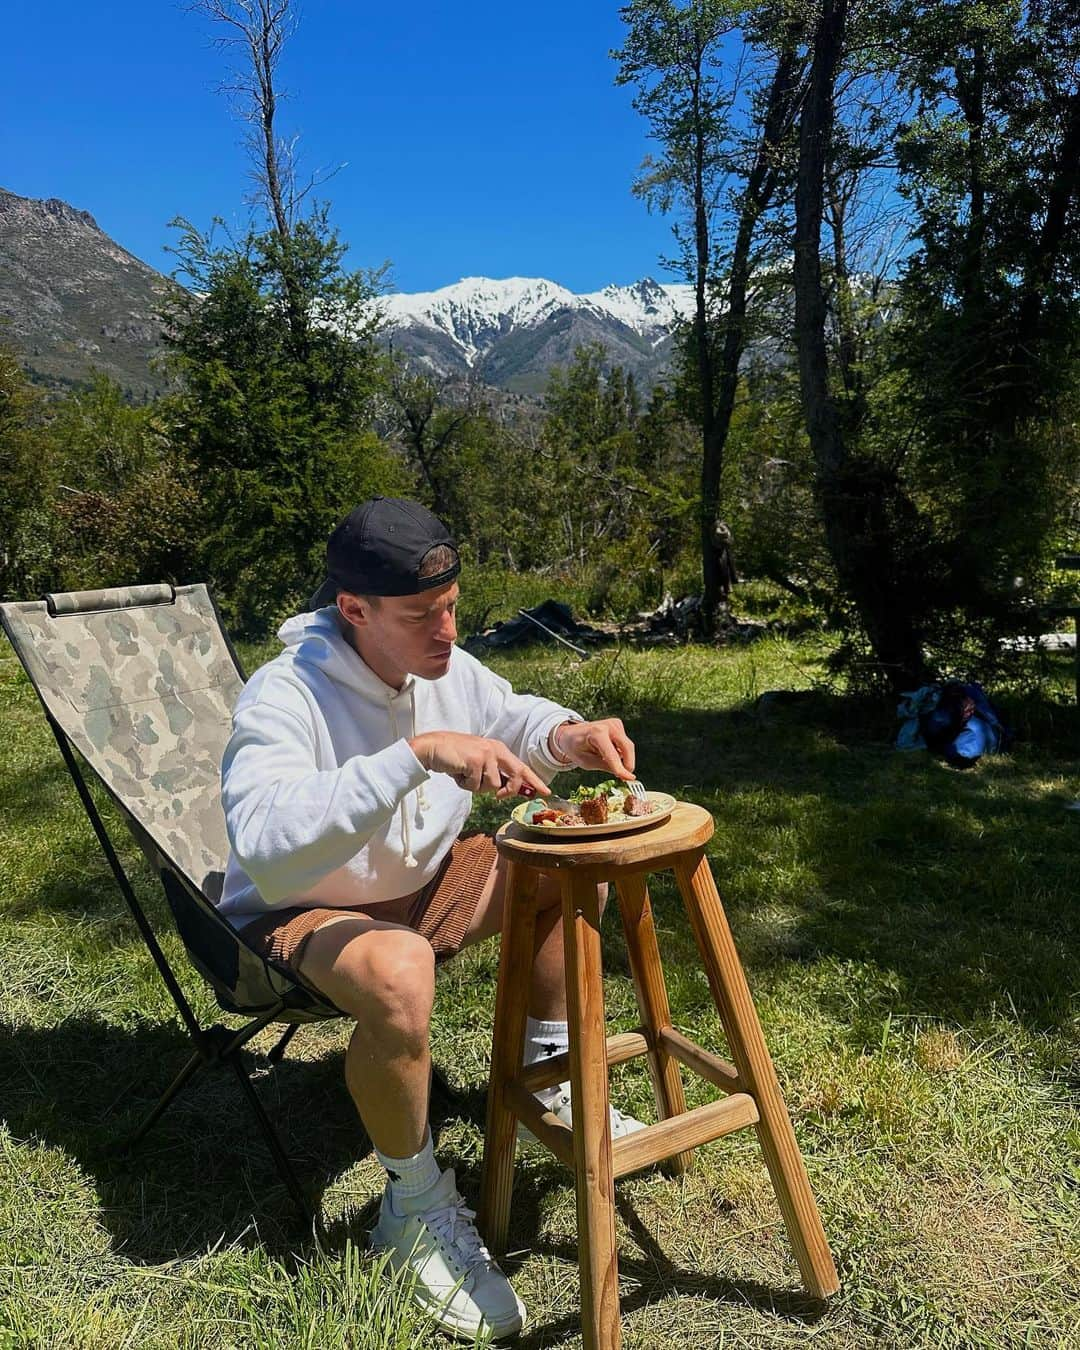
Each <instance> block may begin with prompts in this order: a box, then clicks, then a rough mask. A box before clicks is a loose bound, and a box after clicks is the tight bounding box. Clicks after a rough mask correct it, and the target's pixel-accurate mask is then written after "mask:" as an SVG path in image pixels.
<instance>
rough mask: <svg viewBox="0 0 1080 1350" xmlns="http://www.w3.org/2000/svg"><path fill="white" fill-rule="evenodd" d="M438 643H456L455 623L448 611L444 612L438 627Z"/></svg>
mask: <svg viewBox="0 0 1080 1350" xmlns="http://www.w3.org/2000/svg"><path fill="white" fill-rule="evenodd" d="M439 641H440V642H456V641H457V622H456V620H455V619H454V616H453V614H451V613H450V611H449V610H446V611H445V612H444V614H443V617H442V623H441V624H440V625H439Z"/></svg>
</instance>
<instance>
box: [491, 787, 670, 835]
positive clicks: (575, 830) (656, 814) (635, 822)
mask: <svg viewBox="0 0 1080 1350" xmlns="http://www.w3.org/2000/svg"><path fill="white" fill-rule="evenodd" d="M645 796H646V797H647V798H648V799H649V801H651V802H653V803H655V805H656V807H657V809H656V810H655V811H653V812H652V813H651V814H650V815H647V816H624V817H622V818H621V819H620V820H608V821H605V822H604V824H603V825H533V824H531V823H530V822H529V821H527V820H524V819H523V816H524V814H525V812H526V811H527V810H528V809H529V807H530V806H532V805H533V803H532V802H519V803H518V804H517V806H515V807H514V809H513V811H511V813H510V819H511V820H513V821H514V822H515V823H516V824H518V825H520V826H521V828H522V829H523V830H529V831H530V832H531V833H532V834H545V835H547V836H548V838H550V839H576V838H581V837H583V836H593V835H601V834H626V833H627V832H628V831H630V830H640V829H641V828H642V826H645V825H656V824H657V823H658V822H659V821H661V820H666V819H667V818H668V816H670V815H671V813H672V811H674V810H675V806H676V801H675V798H674V797H669V796H668V794H667V793H666V792H646V793H645Z"/></svg>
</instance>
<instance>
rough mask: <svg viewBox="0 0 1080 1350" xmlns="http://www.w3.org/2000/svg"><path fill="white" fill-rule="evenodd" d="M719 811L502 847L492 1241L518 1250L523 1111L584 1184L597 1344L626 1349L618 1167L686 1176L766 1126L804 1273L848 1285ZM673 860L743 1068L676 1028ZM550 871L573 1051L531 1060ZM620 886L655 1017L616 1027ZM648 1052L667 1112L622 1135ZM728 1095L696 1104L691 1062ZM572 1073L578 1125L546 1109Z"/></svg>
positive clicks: (813, 1283) (585, 1280)
mask: <svg viewBox="0 0 1080 1350" xmlns="http://www.w3.org/2000/svg"><path fill="white" fill-rule="evenodd" d="M712 834H713V820H712V817H711V816H710V815H709V813H708V812H707V811H705V810H703V809H702V808H701V807H699V806H694V805H692V804H690V803H688V802H679V803H678V804H677V805H676V807H675V810H674V811H673V812H672V814H671V816H670V817H668V819H667V820H664V821H661V822H659V823H658V824H656V825H647V826H645V827H644V828H642V829H641V830H637V831H634V832H633V833H628V834H622V835H604V836H598V837H596V838H591V839H590V838H584V839H582V838H566V837H563V838H559V837H558V836H557V835H554V836H552V837H548V836H544V835H539V834H536V833H533V832H530V831H527V830H523V829H522V828H521V827H520V826H518V825H515V824H508V825H505V826H504V827H503V828H502V829H501V830H500V831H499V833H498V835H497V836H496V841H495V842H496V846H497V847H498V850H499V852H500V853H501V854H502V855H503V857H504V858H505V859H506V860H507V862H508V864H509V867H508V876H507V890H506V901H505V905H504V909H503V936H502V950H501V953H500V958H499V981H498V989H497V993H496V999H495V1027H494V1035H493V1043H492V1055H491V1078H490V1083H489V1090H488V1116H487V1131H486V1137H485V1143H484V1175H483V1182H482V1191H481V1208H482V1211H483V1223H484V1228H483V1231H484V1235H485V1237H486V1239H487V1243H488V1246H489V1247H490V1248H491V1250H492V1251H493V1252H494V1253H495V1254H496V1255H499V1254H501V1252H502V1251H503V1250H504V1249H505V1245H506V1237H507V1228H508V1224H509V1217H510V1203H511V1193H512V1188H513V1173H514V1155H515V1149H516V1141H517V1122H518V1121H519V1120H520V1121H523V1122H524V1123H525V1124H526V1125H527V1126H528V1128H529V1129H530V1130H531V1131H532V1132H533V1134H535V1136H536V1137H537V1139H538V1140H539V1141H540V1143H541V1144H543V1145H544V1146H545V1147H547V1148H548V1149H549V1150H550V1151H551V1152H552V1153H554V1154H555V1156H556V1157H557V1158H559V1159H560V1160H561V1161H562V1162H563V1163H565V1164H566V1166H568V1167H570V1168H572V1169H573V1171H574V1174H575V1180H576V1190H577V1218H578V1250H579V1253H580V1258H581V1259H580V1266H581V1302H582V1331H583V1335H584V1341H585V1345H586V1347H596V1348H597V1350H614V1347H617V1346H618V1344H619V1305H618V1267H617V1257H616V1251H615V1203H614V1178H615V1177H618V1176H622V1175H624V1174H625V1173H627V1172H634V1171H637V1170H638V1169H640V1168H642V1167H648V1166H650V1165H651V1164H653V1163H656V1162H659V1161H661V1160H669V1161H670V1164H671V1166H672V1169H673V1170H674V1171H676V1172H678V1171H684V1170H685V1169H686V1168H687V1167H689V1166H690V1164H691V1162H692V1161H693V1152H692V1150H693V1149H694V1148H695V1147H696V1146H697V1145H699V1144H704V1143H708V1142H709V1141H711V1140H713V1139H718V1138H720V1137H721V1136H722V1135H725V1134H729V1133H731V1131H733V1130H738V1129H742V1128H744V1127H745V1126H749V1125H753V1126H754V1127H755V1128H756V1130H757V1135H758V1140H759V1142H760V1144H761V1148H762V1152H763V1154H764V1157H765V1163H766V1166H767V1167H768V1170H769V1174H770V1177H771V1179H772V1183H773V1187H774V1189H775V1191H776V1195H777V1199H778V1201H779V1203H780V1208H781V1211H782V1213H783V1216H784V1221H785V1224H786V1227H787V1230H788V1234H789V1237H790V1238H791V1242H792V1245H793V1247H794V1249H795V1255H796V1258H797V1260H798V1263H799V1269H800V1272H801V1274H802V1278H803V1282H804V1284H805V1285H806V1288H807V1290H808V1291H809V1292H810V1293H811V1294H813V1295H815V1296H816V1297H819V1298H824V1297H827V1296H828V1295H829V1294H832V1293H834V1292H835V1291H836V1289H837V1288H838V1280H837V1277H836V1268H835V1266H834V1265H833V1260H832V1256H831V1254H830V1252H829V1247H828V1243H827V1241H826V1238H825V1233H824V1230H823V1228H822V1226H821V1218H820V1216H819V1214H818V1210H817V1205H816V1204H815V1202H814V1197H813V1194H812V1193H811V1190H810V1183H809V1181H808V1179H807V1176H806V1169H805V1167H804V1165H803V1161H802V1157H801V1155H800V1153H799V1149H798V1145H797V1143H796V1142H795V1135H794V1132H793V1130H792V1128H791V1120H790V1118H789V1116H788V1113H787V1108H786V1106H785V1105H784V1100H783V1097H782V1096H781V1093H780V1087H779V1084H778V1083H777V1080H776V1073H775V1070H774V1069H773V1065H772V1060H771V1059H770V1057H769V1052H768V1049H767V1047H766V1045H765V1039H764V1037H763V1035H762V1032H761V1025H760V1023H759V1022H758V1018H757V1013H756V1011H755V1009H754V1005H753V1002H752V1001H751V998H750V991H749V989H748V987H747V984H746V977H745V976H744V974H743V971H742V966H741V965H740V963H739V959H738V956H737V954H736V952H735V946H734V943H733V941H732V938H731V931H730V929H729V928H728V924H727V919H726V918H725V916H724V911H723V907H722V905H721V903H720V897H719V895H718V894H717V891H716V886H715V883H714V881H713V877H712V872H711V871H710V869H709V865H708V862H707V861H706V858H705V845H706V844H707V843H708V841H709V839H710V838H711V837H712ZM668 869H670V870H673V871H674V873H675V878H676V881H677V883H678V887H679V891H680V894H681V895H682V898H683V901H684V903H685V905H686V910H687V914H688V917H689V920H690V926H691V929H692V931H693V934H694V938H695V940H696V942H697V946H698V950H699V952H700V953H701V959H702V964H703V966H704V969H705V973H706V976H707V977H708V981H709V988H710V990H711V993H712V996H713V1000H714V1002H715V1004H716V1009H717V1012H718V1014H719V1016H720V1020H721V1023H722V1025H723V1028H724V1034H725V1036H726V1039H727V1042H728V1046H729V1049H730V1053H731V1056H732V1060H733V1063H730V1064H729V1063H728V1062H727V1061H725V1060H724V1059H722V1058H721V1057H720V1056H718V1055H716V1054H714V1053H712V1052H711V1051H709V1050H706V1049H704V1048H703V1047H701V1046H699V1045H697V1044H695V1042H693V1041H691V1040H690V1039H689V1038H688V1037H686V1036H684V1035H683V1034H682V1033H681V1032H680V1031H678V1030H677V1029H676V1028H675V1027H674V1026H673V1025H672V1020H671V1011H670V1008H669V1006H668V997H667V988H666V986H665V984H664V976H663V970H662V967H661V965H660V955H659V951H658V948H657V943H656V932H655V929H654V926H653V919H652V910H651V907H650V904H649V896H648V891H647V888H646V877H647V876H648V874H649V873H652V872H660V871H665V870H668ZM541 874H547V875H555V876H557V877H558V878H559V884H560V888H561V893H562V918H563V944H564V950H565V957H566V982H567V991H566V992H567V1007H568V1020H569V1026H570V1049H569V1052H568V1053H567V1054H565V1055H557V1056H554V1057H552V1058H550V1059H546V1060H543V1061H541V1062H540V1063H538V1064H533V1065H531V1066H529V1067H528V1068H523V1067H522V1062H521V1061H522V1055H523V1051H524V1038H525V1020H526V1016H527V1000H528V994H529V987H530V982H531V975H532V962H533V951H534V941H535V931H536V892H537V881H538V878H539V877H540V875H541ZM605 881H606V882H613V883H614V886H615V891H616V895H617V897H618V906H619V911H620V914H621V917H622V923H623V930H624V932H625V935H626V945H627V954H628V956H629V962H630V971H631V975H632V977H633V982H634V990H635V994H636V996H637V1003H638V1010H639V1014H640V1017H641V1026H640V1027H638V1029H637V1030H636V1031H632V1032H624V1033H621V1034H619V1035H615V1036H607V1035H606V1027H605V1022H604V994H603V982H602V969H601V962H600V903H599V898H598V894H597V885H598V883H600V882H605ZM640 1055H645V1056H647V1057H648V1061H649V1069H650V1073H651V1076H652V1081H653V1090H654V1095H655V1098H656V1107H657V1116H658V1120H657V1123H656V1124H654V1125H650V1126H647V1127H646V1128H645V1129H643V1130H639V1131H637V1132H636V1133H634V1134H632V1135H628V1136H626V1137H625V1138H623V1139H619V1140H616V1141H614V1143H613V1142H612V1139H611V1133H610V1126H609V1113H608V1068H609V1066H610V1065H612V1064H618V1063H621V1062H623V1061H625V1060H628V1059H633V1058H636V1057H637V1056H640ZM680 1065H682V1066H684V1067H685V1068H688V1069H691V1070H693V1071H694V1072H696V1073H697V1074H699V1075H700V1076H702V1077H703V1078H705V1079H707V1080H708V1081H709V1082H710V1083H712V1084H713V1085H714V1086H715V1087H717V1088H719V1089H720V1091H721V1092H722V1093H723V1094H724V1095H723V1096H722V1097H721V1098H720V1099H719V1100H718V1101H715V1102H709V1103H707V1104H706V1105H704V1106H699V1107H697V1108H695V1109H694V1110H692V1111H688V1110H687V1109H686V1100H685V1097H684V1094H683V1084H682V1078H681V1075H680V1070H679V1066H680ZM565 1079H569V1080H570V1090H571V1100H572V1108H573V1119H574V1126H573V1128H572V1129H571V1128H570V1127H569V1126H567V1125H565V1124H563V1122H562V1121H560V1120H559V1119H558V1118H557V1117H556V1116H555V1115H554V1114H553V1113H551V1112H549V1111H545V1110H544V1109H543V1107H542V1106H541V1105H540V1103H539V1101H538V1100H537V1098H536V1097H535V1095H534V1093H536V1092H537V1091H538V1090H539V1089H541V1088H544V1087H550V1086H553V1085H554V1084H555V1083H559V1082H562V1081H563V1080H565Z"/></svg>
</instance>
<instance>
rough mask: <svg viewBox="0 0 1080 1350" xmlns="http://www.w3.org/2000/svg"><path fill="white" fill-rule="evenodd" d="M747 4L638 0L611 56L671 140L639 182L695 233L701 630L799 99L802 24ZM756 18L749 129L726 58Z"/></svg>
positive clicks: (682, 235) (679, 230) (640, 105)
mask: <svg viewBox="0 0 1080 1350" xmlns="http://www.w3.org/2000/svg"><path fill="white" fill-rule="evenodd" d="M747 8H748V7H747V6H745V5H738V4H733V3H730V0H729V2H727V3H724V2H723V0H689V2H688V3H685V4H683V5H679V4H676V3H673V2H672V0H637V3H634V4H631V5H629V6H626V7H625V8H624V9H623V10H622V11H621V13H622V18H623V21H624V23H626V25H627V27H628V29H629V32H628V35H627V42H626V45H625V46H624V47H623V48H622V49H621V50H620V51H618V52H615V53H613V55H614V56H615V58H616V59H617V60H619V62H620V69H619V75H618V77H617V82H618V83H620V84H631V83H632V84H634V85H635V86H636V88H637V91H638V92H637V95H636V97H635V100H634V106H635V108H637V110H638V111H639V112H641V113H642V114H643V115H644V116H645V117H646V119H647V120H648V122H649V125H650V128H651V134H652V136H653V137H654V138H655V139H656V140H657V141H658V142H659V143H660V144H661V145H662V147H663V155H662V157H661V158H660V159H659V160H649V161H647V162H646V167H645V173H644V175H643V177H642V178H641V179H640V180H639V182H638V184H637V185H636V190H637V191H638V192H639V193H640V195H642V196H643V197H644V198H645V199H646V201H648V202H649V204H650V205H653V206H656V207H658V208H659V209H660V210H663V211H668V210H671V209H673V208H674V207H676V206H681V208H682V209H683V210H684V211H685V213H686V217H687V220H688V224H689V226H690V228H689V230H688V229H687V227H686V226H685V225H683V224H682V223H679V224H677V225H676V226H675V234H676V239H677V240H678V241H679V243H680V245H681V253H682V258H681V263H682V267H683V269H684V271H685V273H686V275H687V276H688V277H690V279H691V280H692V282H693V285H694V318H693V322H692V325H691V329H690V333H689V335H688V337H689V341H688V348H687V367H688V371H687V373H688V376H689V381H688V382H689V385H690V388H691V389H692V402H693V406H694V410H695V414H696V417H697V419H698V421H699V423H700V427H701V444H702V453H701V498H700V510H699V517H698V534H699V541H700V550H701V567H702V580H703V596H702V608H701V618H702V626H703V629H704V631H705V632H706V633H707V634H708V633H712V632H713V630H714V628H715V624H716V616H717V612H718V609H719V608H720V606H721V602H722V596H723V593H724V592H723V578H722V577H721V574H720V569H719V567H718V563H717V554H716V551H715V548H714V534H715V531H716V528H717V523H718V514H719V505H720V488H721V483H722V479H723V472H724V453H725V446H726V443H727V437H728V432H729V430H730V427H731V419H732V414H733V411H734V408H735V397H736V391H737V388H738V381H739V369H740V365H741V362H742V359H743V355H744V353H745V351H746V348H747V343H748V341H749V337H750V331H751V330H750V323H749V297H750V287H751V279H752V277H753V275H754V272H755V270H756V269H757V268H758V267H759V266H760V265H761V261H762V259H761V257H760V254H759V245H760V238H759V233H760V224H761V221H762V218H763V217H764V216H765V214H766V212H767V211H768V210H769V208H770V207H771V205H772V204H773V202H774V200H775V198H776V196H777V193H778V191H779V189H780V187H781V185H782V183H783V182H784V181H785V177H786V165H785V149H786V143H787V142H788V140H789V137H790V133H791V128H792V126H793V119H794V114H795V110H796V108H797V106H798V100H799V97H800V90H801V85H802V77H803V66H804V58H803V55H802V52H801V49H800V46H799V38H800V34H801V31H802V23H801V20H800V19H799V17H798V15H797V12H796V13H794V14H793V13H792V12H789V11H790V7H789V6H786V5H783V4H781V5H779V6H777V5H767V6H764V7H761V8H763V10H764V11H766V12H764V13H762V14H760V15H756V16H748V15H747V14H746V12H745V11H746V10H747ZM749 17H753V18H754V19H755V20H756V31H755V34H754V35H755V37H756V41H757V43H758V45H759V47H760V48H761V49H762V50H763V51H767V52H769V53H770V59H771V62H772V69H771V72H769V73H767V74H766V73H760V72H759V74H758V76H757V79H756V83H754V84H753V86H752V87H751V89H750V91H749V96H748V98H747V100H746V102H747V103H748V104H749V107H750V115H749V121H748V125H747V126H745V127H741V128H740V126H739V125H738V123H737V119H736V116H735V113H734V109H735V108H736V107H737V106H738V104H739V101H740V93H741V91H740V89H739V85H738V76H737V73H735V72H734V71H732V70H729V69H728V68H727V66H726V63H725V60H724V49H725V43H726V42H727V40H728V39H729V38H730V37H731V36H732V35H733V34H734V33H735V31H736V30H737V28H738V27H739V25H740V24H741V23H744V22H746V21H747V19H748V18H749ZM725 193H726V196H727V201H726V203H725V205H726V207H727V214H728V215H729V216H730V218H731V220H732V222H733V226H734V229H733V235H734V237H733V241H732V244H731V247H730V249H727V250H725V249H724V248H723V247H722V242H721V241H722V240H723V238H724V234H725V231H724V230H723V229H722V228H718V226H717V223H716V220H715V215H716V213H717V211H718V209H719V207H720V205H721V203H722V201H723V199H724V197H725Z"/></svg>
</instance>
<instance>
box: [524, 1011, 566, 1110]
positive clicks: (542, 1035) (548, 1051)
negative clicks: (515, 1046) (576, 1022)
mask: <svg viewBox="0 0 1080 1350" xmlns="http://www.w3.org/2000/svg"><path fill="white" fill-rule="evenodd" d="M569 1049H570V1027H569V1025H568V1023H566V1022H542V1021H540V1020H539V1019H538V1018H536V1017H527V1018H526V1019H525V1054H524V1056H523V1063H524V1064H526V1065H528V1064H536V1063H537V1062H538V1061H539V1060H542V1059H550V1058H551V1056H552V1055H561V1054H563V1053H564V1052H565V1051H567V1050H569ZM564 1093H565V1094H566V1095H567V1096H569V1095H570V1084H569V1083H556V1084H555V1086H554V1087H549V1088H541V1089H540V1091H539V1092H538V1093H536V1097H537V1098H538V1100H539V1101H541V1102H542V1103H543V1104H544V1106H550V1105H551V1104H552V1102H554V1101H556V1100H557V1099H558V1098H559V1097H560V1096H562V1095H563V1094H564Z"/></svg>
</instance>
